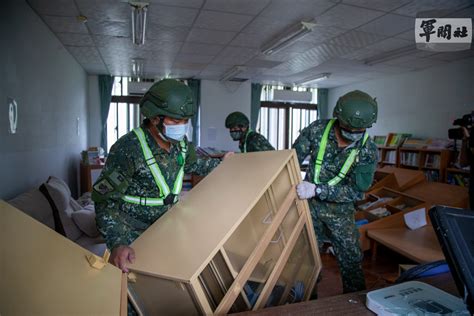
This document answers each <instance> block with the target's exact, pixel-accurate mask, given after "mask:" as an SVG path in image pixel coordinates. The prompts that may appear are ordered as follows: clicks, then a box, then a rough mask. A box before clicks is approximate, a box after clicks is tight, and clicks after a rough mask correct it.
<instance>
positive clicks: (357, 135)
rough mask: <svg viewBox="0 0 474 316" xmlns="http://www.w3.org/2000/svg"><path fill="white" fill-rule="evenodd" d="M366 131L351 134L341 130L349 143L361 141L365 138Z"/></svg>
mask: <svg viewBox="0 0 474 316" xmlns="http://www.w3.org/2000/svg"><path fill="white" fill-rule="evenodd" d="M364 133H365V132H364V131H362V132H349V131H347V130H345V129H343V128H341V134H342V137H344V138H345V139H347V140H348V141H351V142H357V141H359V140H361V139H362V137H363V136H364Z"/></svg>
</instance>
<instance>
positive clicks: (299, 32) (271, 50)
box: [261, 22, 316, 55]
mask: <svg viewBox="0 0 474 316" xmlns="http://www.w3.org/2000/svg"><path fill="white" fill-rule="evenodd" d="M315 25H316V24H315V23H309V22H298V23H297V24H295V25H293V26H292V27H290V28H289V29H287V30H286V31H284V32H283V33H282V34H280V35H278V36H277V37H275V38H273V39H272V40H270V41H269V42H267V43H265V44H263V46H262V47H261V52H262V53H263V54H265V55H272V54H275V53H276V52H278V51H280V50H282V49H283V48H285V47H287V46H289V45H291V44H293V43H295V42H296V41H297V40H299V39H301V38H303V37H304V36H306V35H307V34H308V33H309V32H311V31H312V30H313V28H314V26H315Z"/></svg>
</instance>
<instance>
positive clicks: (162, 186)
mask: <svg viewBox="0 0 474 316" xmlns="http://www.w3.org/2000/svg"><path fill="white" fill-rule="evenodd" d="M133 132H134V133H135V134H136V135H137V137H138V140H139V141H140V145H141V147H142V152H143V156H144V157H145V161H146V163H147V165H148V167H149V168H150V171H151V174H152V175H153V179H155V183H156V186H157V187H158V189H159V191H160V197H152V198H150V197H143V196H131V195H124V196H123V197H122V199H123V200H124V201H125V202H128V203H132V204H139V205H146V206H161V205H168V204H171V203H175V202H177V201H178V194H179V193H180V192H181V188H182V187H183V178H184V164H185V161H186V152H187V147H186V142H185V141H183V140H182V141H180V142H179V145H180V147H181V155H182V159H180V160H179V161H178V162H179V163H180V164H181V168H180V169H179V172H178V175H177V176H176V180H175V181H174V186H173V191H170V188H169V187H168V184H167V183H166V180H165V178H164V177H163V174H162V173H161V170H160V167H159V166H158V163H157V162H156V159H155V157H154V156H153V154H152V153H151V149H150V147H149V146H148V144H147V142H146V138H145V133H144V132H143V130H142V129H141V128H136V129H134V130H133Z"/></svg>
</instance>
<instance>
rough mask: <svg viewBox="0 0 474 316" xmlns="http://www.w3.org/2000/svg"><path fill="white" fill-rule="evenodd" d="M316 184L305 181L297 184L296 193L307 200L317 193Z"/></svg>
mask: <svg viewBox="0 0 474 316" xmlns="http://www.w3.org/2000/svg"><path fill="white" fill-rule="evenodd" d="M315 190H316V185H315V184H314V183H311V182H308V181H303V182H301V183H300V184H298V185H297V186H296V193H298V197H299V198H300V199H301V200H306V199H310V198H312V197H314V196H315V195H316V192H315Z"/></svg>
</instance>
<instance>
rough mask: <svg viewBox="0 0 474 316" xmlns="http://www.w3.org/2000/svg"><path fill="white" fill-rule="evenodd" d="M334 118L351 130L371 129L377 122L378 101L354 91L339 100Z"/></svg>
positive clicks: (363, 93)
mask: <svg viewBox="0 0 474 316" xmlns="http://www.w3.org/2000/svg"><path fill="white" fill-rule="evenodd" d="M333 116H334V117H335V118H337V119H338V120H339V121H340V122H342V123H343V124H344V125H346V126H348V127H350V128H369V127H371V126H372V124H374V123H375V122H376V121H377V101H375V99H374V98H372V97H371V96H370V95H368V94H367V93H365V92H362V91H360V90H354V91H351V92H349V93H346V94H345V95H343V96H342V97H340V98H339V99H338V100H337V103H336V107H335V108H334V112H333Z"/></svg>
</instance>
